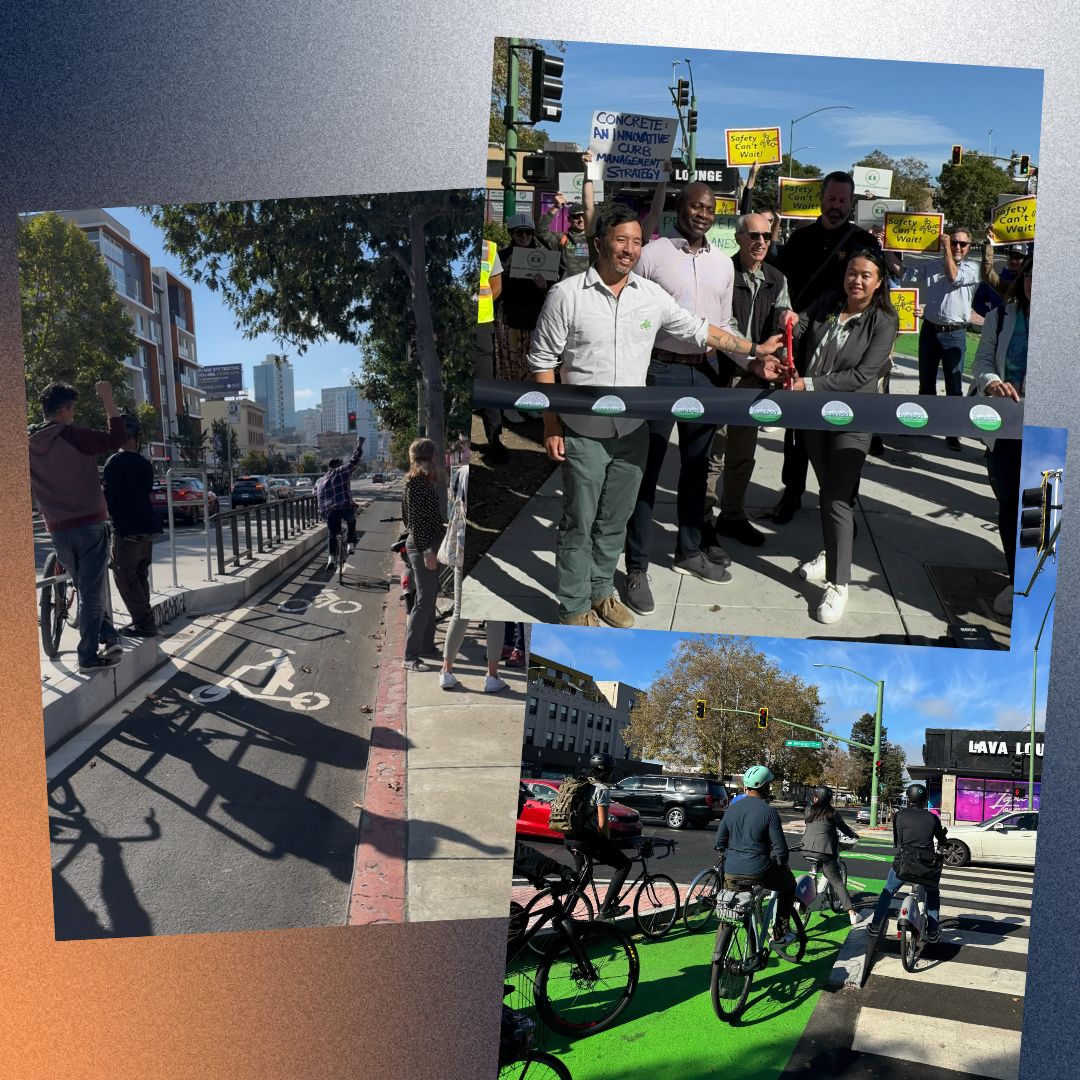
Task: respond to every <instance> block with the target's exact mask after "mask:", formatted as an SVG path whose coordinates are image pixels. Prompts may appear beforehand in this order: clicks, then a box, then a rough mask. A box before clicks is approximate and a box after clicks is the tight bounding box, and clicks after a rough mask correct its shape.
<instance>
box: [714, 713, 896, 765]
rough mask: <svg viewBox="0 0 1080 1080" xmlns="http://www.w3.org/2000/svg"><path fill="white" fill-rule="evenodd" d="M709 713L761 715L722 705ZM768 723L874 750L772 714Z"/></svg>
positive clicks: (829, 732)
mask: <svg viewBox="0 0 1080 1080" xmlns="http://www.w3.org/2000/svg"><path fill="white" fill-rule="evenodd" d="M709 712H719V713H725V712H732V713H740V714H741V715H742V716H759V715H760V713H761V710H760V709H732V708H729V707H727V706H724V705H714V706H713V707H712V708H711V709H709ZM769 721H770V722H771V723H774V724H783V725H784V726H785V727H789V728H797V729H798V730H799V731H809V732H812V733H813V734H814V735H820V736H821V737H822V738H825V739H835V740H836V741H837V742H842V743H847V744H848V746H857V747H858V748H859V749H860V750H873V749H874V747H873V746H870V744H869V743H864V742H859V741H858V739H846V738H844V736H843V735H834V734H833V733H832V732H831V731H822V730H821V728H816V727H809V726H808V725H806V724H796V723H795V721H794V720H784V719H782V718H781V717H779V716H774V715H773V714H772V713H769ZM877 745H878V748H879V749H880V745H881V739H880V729H879V733H878V739H877ZM875 760H877V759H876V758H875Z"/></svg>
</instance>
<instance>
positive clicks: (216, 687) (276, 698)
mask: <svg viewBox="0 0 1080 1080" xmlns="http://www.w3.org/2000/svg"><path fill="white" fill-rule="evenodd" d="M294 651H295V650H293V649H284V648H280V647H278V646H267V647H266V652H268V653H269V654H270V659H269V660H264V661H262V663H260V664H241V666H240V667H238V668H237V669H236V670H235V671H234V672H232V673H231V674H230V675H226V676H225V678H223V679H222V680H221V682H219V683H205V684H204V685H202V686H197V687H196V688H195V689H194V690H192V691H191V694H190V697H191V700H192V701H194V702H195V704H196V705H210V704H212V703H213V702H215V701H221V700H222V699H223V698H226V697H228V696H229V694H230V693H232V692H233V691H235V692H236V693H237V694H239V695H240V696H241V697H246V698H251V699H252V700H253V701H266V702H280V703H281V704H284V705H291V706H292V707H293V708H294V709H297V710H298V711H299V712H317V711H318V710H319V709H325V708H326V706H327V705H329V704H330V699H329V698H328V697H327V696H326V695H325V694H320V693H319V692H318V691H317V690H305V691H303V692H302V693H299V694H293V695H292V696H291V697H290V696H287V695H283V694H280V693H279V691H282V690H295V689H296V687H295V686H294V685H293V676H294V675H295V674H296V669H295V668H294V667H293V664H292V661H291V660H290V659H289V656H290V655H292V654H293V653H294ZM267 670H269V672H270V678H269V680H268V681H267V683H266V685H265V686H264V687H263V688H262V689H261V690H256V689H254V688H253V687H251V686H248V685H247V683H244V682H241V681H240V677H241V676H242V675H245V674H247V672H249V671H267Z"/></svg>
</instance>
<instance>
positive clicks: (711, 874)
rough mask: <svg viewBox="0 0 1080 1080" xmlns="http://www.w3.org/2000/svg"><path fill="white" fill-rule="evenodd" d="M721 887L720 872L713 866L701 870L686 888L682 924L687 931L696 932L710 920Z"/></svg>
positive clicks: (714, 912) (714, 911) (714, 910)
mask: <svg viewBox="0 0 1080 1080" xmlns="http://www.w3.org/2000/svg"><path fill="white" fill-rule="evenodd" d="M722 887H723V883H722V882H721V880H720V874H719V873H718V872H717V871H716V870H715V869H714V868H713V867H711V866H710V867H709V868H708V869H707V870H702V871H701V873H700V874H698V876H697V877H696V878H694V880H693V881H691V882H690V888H689V889H687V890H686V900H685V901H684V903H683V915H682V918H683V926H685V927H686V929H687V932H688V933H691V934H696V933H697V932H698V931H699V930H704V929H705V928H706V927H707V926H708V925H709V923H711V922H712V919H713V916H714V915H715V914H716V897H717V894H718V893H719V892H720V889H721V888H722Z"/></svg>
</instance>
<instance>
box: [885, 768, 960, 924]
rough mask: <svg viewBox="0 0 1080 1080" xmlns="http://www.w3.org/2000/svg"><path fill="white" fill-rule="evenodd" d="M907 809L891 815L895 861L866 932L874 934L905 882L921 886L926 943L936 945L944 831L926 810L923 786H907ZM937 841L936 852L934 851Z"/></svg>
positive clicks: (937, 820) (925, 793)
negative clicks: (923, 900)
mask: <svg viewBox="0 0 1080 1080" xmlns="http://www.w3.org/2000/svg"><path fill="white" fill-rule="evenodd" d="M904 794H905V795H906V796H907V802H908V804H907V806H906V807H905V808H904V809H903V810H897V811H896V813H895V815H893V844H894V845H895V846H896V858H895V859H893V864H892V867H891V868H890V870H889V878H888V880H887V881H886V882H885V888H884V889H882V890H881V895H880V896H879V897H878V901H877V906H876V907H875V908H874V914H873V916H872V918H871V921H870V927H869V932H870V933H871V934H878V933H879V932H880V931H881V924H882V923H883V922H884V921H885V918H886V916H887V915H888V913H889V905H890V904H891V903H892V898H893V897H894V896H895V895H896V891H897V890H898V889H899V888H900V886H901V885H902V884H903V883H904V882H905V881H910V882H914V883H916V884H919V885H922V886H923V888H924V889H925V890H926V940H927V941H937V939H938V937H939V935H940V929H939V926H938V915H939V913H940V909H941V890H940V889H939V888H938V882H939V881H940V879H941V865H942V859H941V855H940V853H941V850H942V848H943V847H944V846H945V838H946V833H945V827H944V826H943V825H942V824H941V818H939V817H938V816H937V814H932V813H930V811H929V810H927V809H926V802H927V791H926V785H925V784H918V783H915V784H908V786H907V790H906V791H905V792H904ZM934 841H937V852H936V853H935V851H934Z"/></svg>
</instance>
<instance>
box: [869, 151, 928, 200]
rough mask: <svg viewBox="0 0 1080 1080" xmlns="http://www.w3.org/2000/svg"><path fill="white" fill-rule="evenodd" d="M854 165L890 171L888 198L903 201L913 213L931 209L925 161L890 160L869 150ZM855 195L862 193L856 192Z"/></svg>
mask: <svg viewBox="0 0 1080 1080" xmlns="http://www.w3.org/2000/svg"><path fill="white" fill-rule="evenodd" d="M855 165H857V166H860V167H865V168H867V169H891V170H892V174H893V180H892V194H891V195H890V196H889V197H890V198H892V199H903V200H904V201H905V202H906V203H907V208H908V210H911V211H913V212H916V211H928V210H932V209H933V206H934V200H933V192H932V191H931V189H930V167H929V166H928V165H927V164H926V162H925V161H921V160H919V158H915V157H905V158H892V157H889V155H888V154H886V153H885V152H884V151H883V150H871V151H870V153H869V154H867V155H866V156H865V157H863V158H861V159H860V160H859V161H856V162H855ZM855 194H856V195H860V194H862V193H861V192H859V191H856V192H855Z"/></svg>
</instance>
